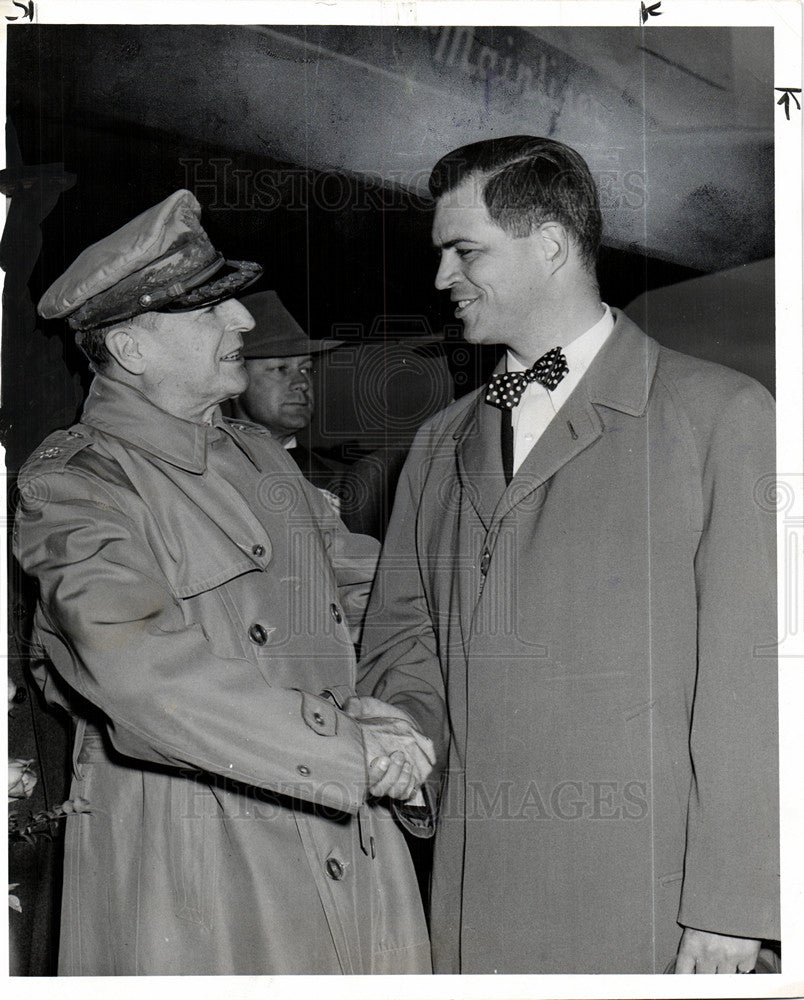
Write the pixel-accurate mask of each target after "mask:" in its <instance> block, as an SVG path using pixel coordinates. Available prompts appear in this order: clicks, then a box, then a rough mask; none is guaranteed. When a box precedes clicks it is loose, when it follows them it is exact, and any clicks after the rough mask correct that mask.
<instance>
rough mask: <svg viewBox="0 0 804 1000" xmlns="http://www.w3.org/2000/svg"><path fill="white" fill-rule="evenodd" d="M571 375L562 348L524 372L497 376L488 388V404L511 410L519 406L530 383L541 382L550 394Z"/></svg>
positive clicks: (551, 352)
mask: <svg viewBox="0 0 804 1000" xmlns="http://www.w3.org/2000/svg"><path fill="white" fill-rule="evenodd" d="M567 374H569V368H567V359H566V358H565V357H564V355H563V353H562V351H561V348H560V347H554V348H553V349H552V351H548V352H547V354H543V355H542V356H541V357H540V358H539V360H538V361H537V362H536V363H535V364H534V365H533V367H532V368H528V370H527V371H524V372H503V373H502V375H495V376H494V377H493V378H492V379H491V380H490V381H489V384H488V385H487V386H486V402H487V403H491V405H492V406H498V407H499V408H500V409H501V410H511V409H513V407H515V406H517V405H518V403H519V401H520V399H522V393H523V392H524V391H525V389H526V388H527V386H528V383H529V382H539V383H541V384H542V385H543V386H544V387H545V389H549V390H550V392H552V391H553V389H555V387H556V386H557V385H558V384H559V382H560V381H561V380H562V379H563V378H564V376H565V375H567Z"/></svg>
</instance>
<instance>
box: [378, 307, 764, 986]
mask: <svg viewBox="0 0 804 1000" xmlns="http://www.w3.org/2000/svg"><path fill="white" fill-rule="evenodd" d="M615 315H616V325H615V329H614V332H613V333H612V335H611V337H610V338H609V340H608V342H607V343H606V344H605V345H604V347H603V348H602V350H601V353H600V354H599V355H598V357H597V358H596V359H595V361H594V362H593V364H592V367H591V368H590V369H589V370H588V372H587V373H586V375H585V377H584V378H583V380H582V381H581V382H580V383H579V385H578V387H577V388H576V389H575V391H574V392H573V394H572V395H571V397H570V398H569V400H568V401H567V402H566V403H565V405H564V406H563V407H562V408H561V410H560V411H559V413H558V415H557V416H556V417H555V418H554V419H553V421H552V422H551V424H550V425H549V426H548V428H547V430H546V431H545V433H544V435H543V436H542V437H541V439H540V440H539V441H538V442H537V443H536V445H535V446H534V448H533V450H532V451H531V453H530V454H529V456H528V457H527V458H526V459H525V461H524V463H523V464H522V466H521V468H520V469H519V471H518V473H517V474H516V475H515V476H514V478H513V480H512V482H511V484H510V486H509V487H508V488H507V489H506V487H505V481H504V478H503V473H502V467H501V460H500V411H499V410H497V409H495V408H492V407H490V406H488V405H486V404H485V403H484V402H483V397H482V395H475V396H473V397H471V398H467V399H464V400H460V401H459V402H458V403H456V404H454V405H453V406H452V407H450V408H449V409H447V410H446V411H444V413H443V414H441V415H440V416H439V417H437V418H435V419H434V420H433V421H431V422H430V423H429V424H428V425H426V426H425V427H424V428H423V429H422V430H421V432H420V434H419V436H418V438H417V440H416V442H415V444H414V446H413V449H412V451H411V454H410V457H409V459H408V462H407V465H406V468H405V472H404V474H403V477H402V481H401V484H400V487H399V491H398V493H397V500H396V507H395V510H394V514H393V517H392V521H391V525H390V527H389V533H388V536H387V538H386V543H385V549H384V552H383V556H382V558H381V563H380V569H379V571H378V575H377V579H376V581H375V586H374V590H373V593H372V599H371V603H370V611H369V618H368V621H367V626H366V631H365V633H364V652H365V654H366V659H365V662H364V664H363V667H362V669H361V681H360V684H359V689H360V690H361V691H362V692H363V693H373V694H375V695H376V696H378V697H381V698H385V699H387V700H390V701H392V702H395V703H397V704H398V705H400V707H404V708H405V709H407V710H408V711H409V712H410V713H411V714H412V715H413V716H414V717H415V718H416V719H417V720H418V721H419V722H420V724H421V725H422V727H423V728H424V730H425V732H427V733H428V735H430V736H432V737H433V738H435V739H440V740H441V743H442V745H444V740H445V734H446V732H447V729H448V727H449V728H450V729H451V734H452V735H451V739H450V740H449V746H448V751H447V752H446V753H445V758H444V760H443V764H444V768H445V770H444V771H443V778H442V783H441V801H440V809H439V812H438V818H437V826H436V844H435V861H434V871H433V883H432V919H431V935H432V941H433V955H434V964H435V970H436V971H441V972H455V971H458V970H460V971H463V972H479V973H491V972H508V973H527V972H536V973H583V972H590V973H592V972H595V973H627V972H663V971H664V970H665V968H666V966H667V965H668V963H670V962H671V961H672V959H673V958H674V955H675V952H676V948H677V945H678V942H679V938H680V934H681V928H680V926H679V922H680V923H681V924H683V925H688V926H691V927H695V928H700V929H703V930H709V931H714V932H719V933H724V934H731V935H738V936H746V937H759V938H763V937H770V938H776V937H778V933H779V931H778V860H777V858H778V854H777V851H778V844H777V840H778V830H777V737H776V717H777V705H776V662H775V659H774V655H775V638H776V612H775V519H774V514H773V510H774V507H773V503H772V499H771V494H772V482H773V480H772V478H770V477H772V475H773V471H774V420H773V409H772V401H771V398H770V397H769V395H768V394H767V392H766V391H765V390H764V389H762V388H761V387H760V386H758V385H757V384H756V383H754V382H753V381H752V380H751V379H749V378H747V377H745V376H743V375H740V374H737V373H736V372H733V371H730V370H728V369H725V368H722V367H719V366H716V365H712V364H708V363H705V362H700V361H697V360H694V359H692V358H689V357H686V356H683V355H680V354H677V353H674V352H672V351H668V350H665V349H664V348H661V347H659V345H657V344H656V343H655V342H654V341H653V340H651V339H649V338H647V337H645V335H644V334H643V333H642V332H641V331H640V330H638V329H637V328H636V327H635V326H634V325H633V324H632V323H631V322H630V321H629V320H628V319H627V318H626V317H624V316H622V315H621V314H619V315H618V314H615ZM677 921H678V922H677Z"/></svg>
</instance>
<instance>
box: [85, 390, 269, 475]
mask: <svg viewBox="0 0 804 1000" xmlns="http://www.w3.org/2000/svg"><path fill="white" fill-rule="evenodd" d="M81 423H84V424H88V425H89V426H90V427H95V428H97V430H99V431H103V432H104V433H105V434H111V435H112V436H114V437H116V438H119V439H120V440H121V441H125V442H127V443H128V444H130V445H133V446H134V447H135V448H139V449H140V450H141V451H145V452H147V453H148V454H149V455H153V456H154V457H155V458H159V459H162V460H163V461H165V462H169V463H170V464H171V465H175V466H177V467H178V468H180V469H185V470H186V471H187V472H196V473H202V472H204V471H205V470H206V467H207V448H208V447H209V442H210V439H214V438H215V437H218V436H219V435H220V432H221V431H224V432H225V433H226V434H228V435H229V437H231V438H232V440H233V441H234V442H235V443H236V444H237V445H238V447H239V448H240V449H241V450H242V451H243V452H244V453H245V454H246V455H247V456H248V458H249V459H250V461H251V462H252V463H253V464H254V465H257V464H258V463H257V462H256V461H255V458H254V455H253V454H252V453H251V450H250V449H249V447H248V444H247V443H246V442H245V441H243V440H242V439H241V438H240V437H238V436H237V435H236V434H235V433H234V432H233V429H232V426H231V425H229V424H227V423H226V422H225V421H224V419H223V417H222V416H221V412H220V407H217V408H216V409H215V412H214V414H213V417H212V422H211V424H196V423H193V422H192V421H190V420H183V419H182V418H181V417H176V416H174V415H173V414H172V413H168V412H167V411H166V410H163V409H161V408H160V407H158V406H156V405H155V404H154V403H152V402H151V401H150V400H149V399H148V397H147V396H145V395H144V394H143V393H141V392H140V391H139V389H135V388H134V387H133V386H130V385H126V384H125V383H124V382H119V381H118V380H117V379H114V378H110V377H108V376H106V375H101V374H96V375H95V378H94V379H93V380H92V385H91V386H90V388H89V394H88V396H87V399H86V402H85V403H84V410H83V413H82V415H81Z"/></svg>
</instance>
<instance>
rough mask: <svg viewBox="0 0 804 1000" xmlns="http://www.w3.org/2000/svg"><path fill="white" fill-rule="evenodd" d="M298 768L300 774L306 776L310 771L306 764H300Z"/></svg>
mask: <svg viewBox="0 0 804 1000" xmlns="http://www.w3.org/2000/svg"><path fill="white" fill-rule="evenodd" d="M296 770H297V771H298V772H299V774H301V775H303V776H304V777H305V778H306V777H307V775H308V774H309V773H310V768H309V767H308V766H307V765H306V764H299V766H298V767H297V768H296Z"/></svg>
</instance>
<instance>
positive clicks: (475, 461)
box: [454, 309, 659, 530]
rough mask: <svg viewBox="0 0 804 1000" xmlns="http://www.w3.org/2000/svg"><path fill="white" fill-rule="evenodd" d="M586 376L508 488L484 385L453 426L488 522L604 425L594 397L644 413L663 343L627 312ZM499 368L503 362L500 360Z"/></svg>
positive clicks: (463, 469)
mask: <svg viewBox="0 0 804 1000" xmlns="http://www.w3.org/2000/svg"><path fill="white" fill-rule="evenodd" d="M612 313H613V315H614V320H615V323H614V329H613V331H612V333H611V336H610V337H609V339H608V340H607V342H606V343H605V344H604V346H603V348H602V349H601V351H600V354H599V355H598V356H597V357H596V358H595V360H594V361H593V362H592V365H591V366H590V368H589V370H588V371H587V372H586V374H585V375H584V377H583V378H582V379H581V381H580V382H579V383H578V385H577V386H576V388H575V390H574V392H573V393H572V394H571V395H570V397H569V399H568V400H567V401H566V403H565V404H564V405H563V406H562V407H561V409H560V410H559V412H558V414H557V415H556V416H555V418H554V419H553V420H552V421H551V422H550V424H549V425H548V427H547V429H546V430H545V432H544V434H542V436H541V437H540V438H539V440H538V441H537V442H536V444H535V445H534V447H533V449H532V450H531V452H530V454H529V455H528V456H527V458H526V459H525V461H524V462H523V463H522V465H521V466H520V467H519V469H518V471H517V473H516V475H515V476H514V477H513V479H512V480H511V482H510V484H509V485H508V487H507V488H506V486H505V476H504V473H503V468H502V455H501V450H500V423H501V419H502V414H501V412H500V410H499V409H497V407H495V406H489V405H488V404H487V403H486V402H485V401H484V399H483V394H482V393H479V394H478V397H477V399H476V401H475V403H474V405H473V406H472V407H471V409H470V410H469V412H468V414H467V416H466V419H465V420H464V422H463V423H462V424H461V425H460V426H459V428H458V429H457V430H456V432H455V435H454V436H455V438H456V439H457V440H458V446H457V460H458V470H459V474H460V476H461V480H462V485H463V487H464V490H465V491H466V494H467V496H468V498H469V500H470V502H471V503H472V505H473V506H474V508H475V510H476V511H477V513H478V516H479V517H480V519H481V520H482V522H483V525H484V527H485V528H486V530H488V529H489V528H490V527H491V526H492V524H493V523H494V522H496V521H499V520H500V519H501V518H503V517H505V515H506V514H508V513H509V512H510V511H511V510H512V509H513V508H514V507H516V506H517V505H518V504H521V503H522V502H523V501H524V500H525V499H526V498H527V497H528V496H530V495H531V494H532V493H533V491H534V490H537V489H539V487H541V486H543V485H544V483H546V482H547V481H548V480H549V479H550V478H551V477H552V476H554V475H555V474H556V473H557V472H558V471H559V470H560V469H561V468H562V467H563V466H565V465H566V464H567V463H568V462H571V461H572V460H573V459H574V458H575V457H576V456H577V455H579V454H580V453H581V452H582V451H584V450H585V449H586V448H588V447H589V446H590V445H591V444H592V443H593V442H594V441H596V440H597V439H598V438H599V437H600V436H601V435H602V433H603V421H602V420H601V417H600V414H599V413H598V411H597V409H596V407H595V404H599V405H603V406H606V407H609V408H611V409H615V410H620V411H622V412H624V413H630V414H632V415H638V414H641V413H644V411H645V407H646V406H647V402H648V393H649V392H650V386H651V383H652V381H653V376H654V373H655V370H656V361H657V358H658V351H659V346H658V344H657V343H656V342H655V341H654V340H651V339H650V338H649V337H646V336H645V334H644V333H642V331H641V330H640V329H639V328H638V327H636V326H635V325H634V324H633V323H632V322H631V321H630V320H629V319H628V318H627V317H626V316H625V314H624V313H622V312H620V311H619V310H616V309H613V310H612ZM498 368H499V370H502V365H500V366H498Z"/></svg>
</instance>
